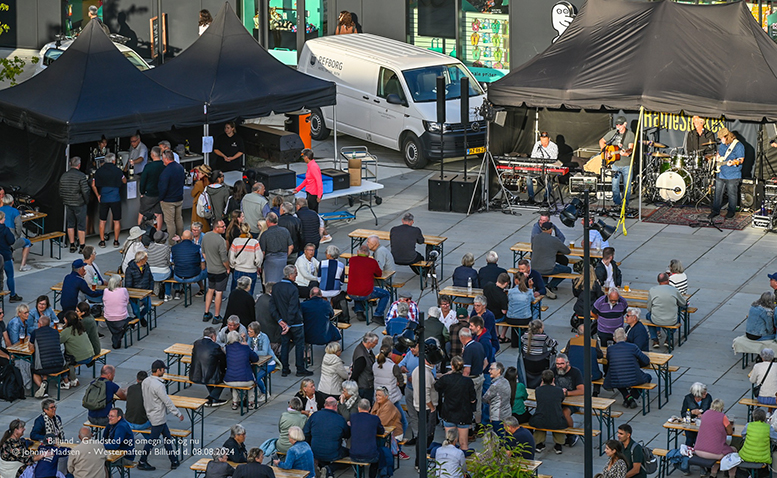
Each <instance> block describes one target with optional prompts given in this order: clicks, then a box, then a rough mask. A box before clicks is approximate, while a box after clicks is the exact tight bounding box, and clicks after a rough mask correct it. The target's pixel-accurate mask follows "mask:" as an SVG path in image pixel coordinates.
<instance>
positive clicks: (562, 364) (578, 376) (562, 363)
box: [550, 353, 583, 446]
mask: <svg viewBox="0 0 777 478" xmlns="http://www.w3.org/2000/svg"><path fill="white" fill-rule="evenodd" d="M550 370H551V372H553V375H554V377H555V383H556V386H557V387H561V389H562V390H564V397H574V396H576V395H583V374H582V373H581V372H580V369H578V368H577V367H573V366H572V365H570V364H569V357H567V355H566V354H563V353H560V354H558V355H556V364H555V365H554V366H553V367H551V368H550ZM577 410H578V407H568V406H566V405H565V406H564V407H563V408H562V411H563V412H564V418H566V420H567V424H568V425H569V427H570V428H571V427H574V426H575V423H574V421H573V420H572V414H573V413H575V412H577ZM577 440H578V436H577V435H567V440H566V445H567V446H575V443H577Z"/></svg>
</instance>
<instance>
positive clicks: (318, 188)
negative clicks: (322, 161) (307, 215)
mask: <svg viewBox="0 0 777 478" xmlns="http://www.w3.org/2000/svg"><path fill="white" fill-rule="evenodd" d="M302 159H304V160H305V163H306V164H307V165H308V170H307V171H306V172H305V180H304V181H302V183H301V184H300V185H299V186H297V192H299V191H301V190H303V189H304V190H305V192H307V193H308V208H309V209H310V210H312V211H316V213H318V203H320V202H321V196H323V194H324V183H323V180H322V179H321V168H319V167H318V164H317V163H316V162H315V161H314V160H313V151H312V150H310V149H307V148H306V149H303V150H302Z"/></svg>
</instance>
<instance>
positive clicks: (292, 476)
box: [189, 458, 310, 478]
mask: <svg viewBox="0 0 777 478" xmlns="http://www.w3.org/2000/svg"><path fill="white" fill-rule="evenodd" d="M210 461H211V459H210V458H200V459H199V460H197V462H196V463H194V464H193V465H192V466H190V467H189V469H190V470H192V471H194V478H198V477H199V476H201V475H204V474H205V470H207V468H208V463H209V462H210ZM227 463H229V464H230V465H232V467H233V468H237V467H238V466H240V465H243V464H244V463H235V462H233V461H228V462H227ZM270 468H272V471H273V473H275V477H276V478H306V477H307V476H308V475H309V474H310V473H308V472H307V471H305V470H284V469H281V468H278V467H277V466H270Z"/></svg>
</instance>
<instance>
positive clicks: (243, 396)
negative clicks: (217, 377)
mask: <svg viewBox="0 0 777 478" xmlns="http://www.w3.org/2000/svg"><path fill="white" fill-rule="evenodd" d="M162 379H163V380H164V381H165V391H167V388H168V386H169V383H168V382H178V383H183V384H184V386H185V385H194V382H192V381H191V380H189V377H188V376H185V375H173V374H170V373H166V374H165V375H164V376H163V377H162ZM209 386H210V387H219V388H227V389H230V390H237V391H238V394H239V400H240V416H241V417H242V416H243V415H245V414H246V413H247V411H248V410H245V408H244V407H243V402H244V401H247V400H248V392H250V391H251V390H253V391H254V402H256V399H257V398H258V394H257V393H256V389H257V388H258V387H257V385H256V383H254V385H253V386H245V387H236V386H233V385H227V384H225V383H219V384H214V385H209Z"/></svg>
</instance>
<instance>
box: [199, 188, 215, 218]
mask: <svg viewBox="0 0 777 478" xmlns="http://www.w3.org/2000/svg"><path fill="white" fill-rule="evenodd" d="M197 215H198V216H200V217H201V218H203V219H210V218H212V217H213V206H212V205H211V203H210V195H209V194H208V192H207V191H203V192H202V194H200V197H199V198H197Z"/></svg>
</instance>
